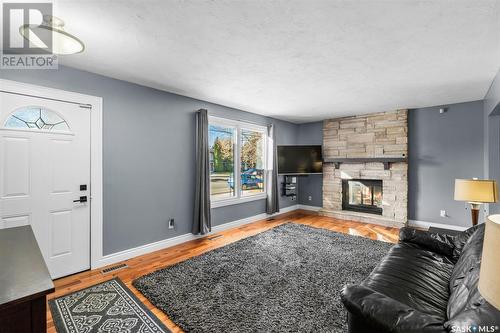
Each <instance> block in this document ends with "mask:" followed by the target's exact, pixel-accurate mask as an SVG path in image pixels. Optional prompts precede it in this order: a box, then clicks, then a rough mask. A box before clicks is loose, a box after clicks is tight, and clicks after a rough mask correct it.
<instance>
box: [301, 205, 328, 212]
mask: <svg viewBox="0 0 500 333" xmlns="http://www.w3.org/2000/svg"><path fill="white" fill-rule="evenodd" d="M297 206H298V209H304V210H310V211H313V212H318V211H319V210H321V209H322V208H323V207H318V206H309V205H297Z"/></svg>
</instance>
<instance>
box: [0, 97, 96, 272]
mask: <svg viewBox="0 0 500 333" xmlns="http://www.w3.org/2000/svg"><path fill="white" fill-rule="evenodd" d="M89 195H90V109H88V108H82V107H80V105H78V104H76V103H69V102H62V101H55V100H50V99H45V98H39V97H32V96H25V95H18V94H13V93H5V92H0V229H1V228H10V227H16V226H20V225H27V224H30V225H31V226H32V228H33V232H34V234H35V237H36V239H37V241H38V245H39V246H40V249H41V251H42V254H43V257H44V259H45V261H46V263H47V266H48V268H49V271H50V274H51V276H52V278H58V277H61V276H65V275H69V274H72V273H76V272H79V271H82V270H86V269H88V268H90V197H89ZM80 197H86V198H87V202H84V201H85V200H82V202H79V201H77V200H80Z"/></svg>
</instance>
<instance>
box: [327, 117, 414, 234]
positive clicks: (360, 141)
mask: <svg viewBox="0 0 500 333" xmlns="http://www.w3.org/2000/svg"><path fill="white" fill-rule="evenodd" d="M407 143H408V126H407V110H398V111H394V112H383V113H376V114H369V115H364V116H355V117H346V118H340V119H332V120H326V121H325V122H324V124H323V155H324V158H325V159H335V158H369V159H370V161H369V162H363V163H354V162H350V163H341V164H340V165H339V168H338V169H337V168H336V167H335V164H333V163H325V164H324V166H323V209H322V210H321V211H320V213H321V214H323V215H326V216H331V217H335V218H340V219H346V220H354V221H361V222H367V223H375V224H381V225H385V226H394V227H402V226H404V225H406V223H407V219H408V163H407V162H397V163H391V164H390V167H389V169H388V170H385V169H384V164H383V163H382V162H378V161H377V158H387V157H396V158H401V157H407V154H408V144H407ZM343 179H379V180H382V181H383V198H382V215H376V214H370V213H362V212H354V211H349V210H342V180H343Z"/></svg>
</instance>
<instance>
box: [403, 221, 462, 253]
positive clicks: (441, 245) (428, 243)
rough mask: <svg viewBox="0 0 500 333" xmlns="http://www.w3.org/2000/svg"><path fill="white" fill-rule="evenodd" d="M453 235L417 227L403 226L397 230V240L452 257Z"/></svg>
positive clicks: (453, 247)
mask: <svg viewBox="0 0 500 333" xmlns="http://www.w3.org/2000/svg"><path fill="white" fill-rule="evenodd" d="M454 240H455V237H453V236H450V235H445V234H438V233H432V232H428V231H422V230H418V229H413V228H408V227H403V228H401V230H400V231H399V241H400V242H406V243H413V244H417V245H419V246H421V247H423V248H425V249H428V250H431V251H433V252H436V253H439V254H442V255H445V256H447V257H453V250H454V249H455V245H454Z"/></svg>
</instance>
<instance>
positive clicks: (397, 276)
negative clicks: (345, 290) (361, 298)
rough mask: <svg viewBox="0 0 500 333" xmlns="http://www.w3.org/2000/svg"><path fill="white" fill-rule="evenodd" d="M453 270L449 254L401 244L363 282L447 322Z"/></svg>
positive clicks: (373, 288) (409, 244)
mask: <svg viewBox="0 0 500 333" xmlns="http://www.w3.org/2000/svg"><path fill="white" fill-rule="evenodd" d="M452 271H453V263H452V262H451V261H450V259H449V258H447V257H446V256H443V255H440V254H437V253H434V252H432V251H428V250H423V249H422V248H419V247H418V246H417V245H415V244H411V243H400V244H397V245H395V246H394V247H392V249H391V250H390V251H389V253H388V255H387V256H386V257H385V258H384V259H383V260H382V261H381V262H380V264H379V265H378V266H377V267H376V268H375V269H374V271H373V272H372V273H371V274H370V276H368V278H366V279H365V280H364V281H363V283H362V285H364V286H366V287H368V288H370V289H372V290H374V291H376V292H379V293H381V294H383V295H386V296H388V297H390V298H393V299H395V300H397V301H398V302H401V303H403V304H406V305H407V306H409V307H412V308H414V309H416V310H418V311H420V312H422V313H425V314H429V315H434V316H438V317H439V318H441V319H442V320H443V322H444V321H445V320H446V309H447V304H448V298H449V296H450V295H449V288H448V284H449V281H450V276H451V272H452Z"/></svg>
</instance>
